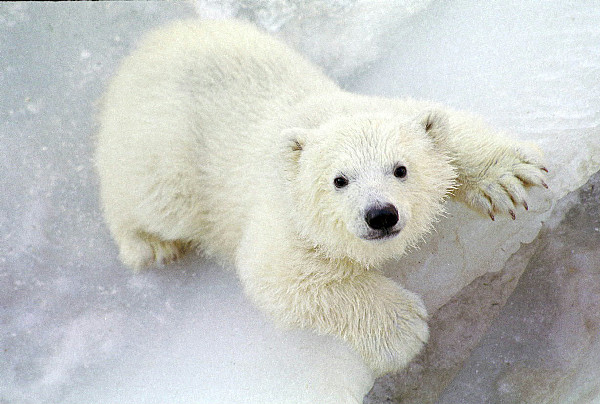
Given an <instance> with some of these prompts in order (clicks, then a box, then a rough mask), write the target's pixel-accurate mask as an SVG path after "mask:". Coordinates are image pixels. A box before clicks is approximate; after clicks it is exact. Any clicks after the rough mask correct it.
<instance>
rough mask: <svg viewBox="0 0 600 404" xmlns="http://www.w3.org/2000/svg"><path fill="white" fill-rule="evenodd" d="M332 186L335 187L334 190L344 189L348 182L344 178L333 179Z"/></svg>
mask: <svg viewBox="0 0 600 404" xmlns="http://www.w3.org/2000/svg"><path fill="white" fill-rule="evenodd" d="M333 185H335V187H336V188H344V187H345V186H346V185H348V180H347V179H346V178H344V177H335V179H334V180H333Z"/></svg>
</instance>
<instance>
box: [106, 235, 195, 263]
mask: <svg viewBox="0 0 600 404" xmlns="http://www.w3.org/2000/svg"><path fill="white" fill-rule="evenodd" d="M115 239H116V240H117V243H118V245H119V257H120V258H121V261H122V262H123V264H125V265H126V266H128V267H130V268H133V269H135V270H140V269H142V268H145V267H148V266H150V265H152V264H154V263H158V264H161V265H164V264H168V263H170V262H173V261H176V260H178V259H179V258H181V256H182V255H183V254H184V253H185V252H186V251H187V249H188V248H189V243H188V242H185V241H182V240H161V239H160V238H158V237H156V236H154V235H152V234H149V233H146V232H143V231H129V232H120V233H119V234H117V235H116V236H115Z"/></svg>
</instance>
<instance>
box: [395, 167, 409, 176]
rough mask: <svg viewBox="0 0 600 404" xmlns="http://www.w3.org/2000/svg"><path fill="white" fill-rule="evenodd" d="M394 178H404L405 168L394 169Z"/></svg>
mask: <svg viewBox="0 0 600 404" xmlns="http://www.w3.org/2000/svg"><path fill="white" fill-rule="evenodd" d="M394 177H396V178H404V177H406V167H404V166H398V167H396V168H395V169H394Z"/></svg>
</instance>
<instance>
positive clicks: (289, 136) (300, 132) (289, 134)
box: [281, 128, 308, 176]
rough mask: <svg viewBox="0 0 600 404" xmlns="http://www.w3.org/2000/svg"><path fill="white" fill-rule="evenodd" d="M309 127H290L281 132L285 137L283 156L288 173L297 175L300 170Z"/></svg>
mask: <svg viewBox="0 0 600 404" xmlns="http://www.w3.org/2000/svg"><path fill="white" fill-rule="evenodd" d="M307 135H308V130H307V129H302V128H289V129H284V130H283V131H282V132H281V137H282V139H283V150H282V157H283V161H284V169H285V171H286V172H287V173H288V174H291V175H292V176H295V174H296V173H297V171H298V161H299V160H300V155H301V154H302V151H303V150H304V148H305V146H306V138H307Z"/></svg>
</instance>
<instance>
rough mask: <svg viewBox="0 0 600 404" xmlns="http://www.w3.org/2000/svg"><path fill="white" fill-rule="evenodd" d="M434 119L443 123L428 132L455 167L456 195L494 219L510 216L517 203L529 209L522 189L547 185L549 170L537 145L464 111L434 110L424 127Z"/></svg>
mask: <svg viewBox="0 0 600 404" xmlns="http://www.w3.org/2000/svg"><path fill="white" fill-rule="evenodd" d="M435 120H438V121H440V120H441V121H442V122H437V125H433V126H432V127H434V128H436V129H432V130H430V131H428V133H429V134H430V136H431V137H432V138H433V140H434V142H435V144H436V146H437V147H439V148H440V150H441V151H442V152H443V153H444V154H446V155H447V156H449V157H450V158H451V159H452V165H453V166H454V167H455V168H456V171H457V175H458V177H457V188H456V189H455V191H454V193H453V195H454V197H455V198H456V199H458V200H460V201H462V202H464V203H466V204H467V205H468V206H470V207H471V208H473V209H475V210H476V211H479V212H481V213H482V214H485V215H488V216H489V217H490V218H491V219H492V220H494V219H495V216H496V215H497V214H508V215H510V216H511V217H512V219H513V220H514V219H515V217H516V216H515V210H516V207H517V206H519V205H520V206H523V207H524V208H525V209H526V210H527V209H529V207H528V205H527V201H526V188H528V187H531V186H542V187H545V188H548V185H546V182H545V174H546V173H547V172H548V170H547V169H546V165H545V163H544V162H543V157H542V153H541V151H540V150H539V149H538V148H537V146H536V145H535V144H533V143H527V142H519V141H516V140H512V139H509V138H506V137H504V136H502V135H500V134H497V133H495V132H493V131H492V130H491V129H490V128H488V127H487V126H486V125H485V124H484V123H483V122H482V121H481V120H480V119H478V118H475V117H473V116H471V115H468V114H466V113H463V112H456V111H435V110H434V111H432V112H426V113H425V114H424V115H423V124H424V125H425V126H427V125H428V123H431V122H433V121H435Z"/></svg>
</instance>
